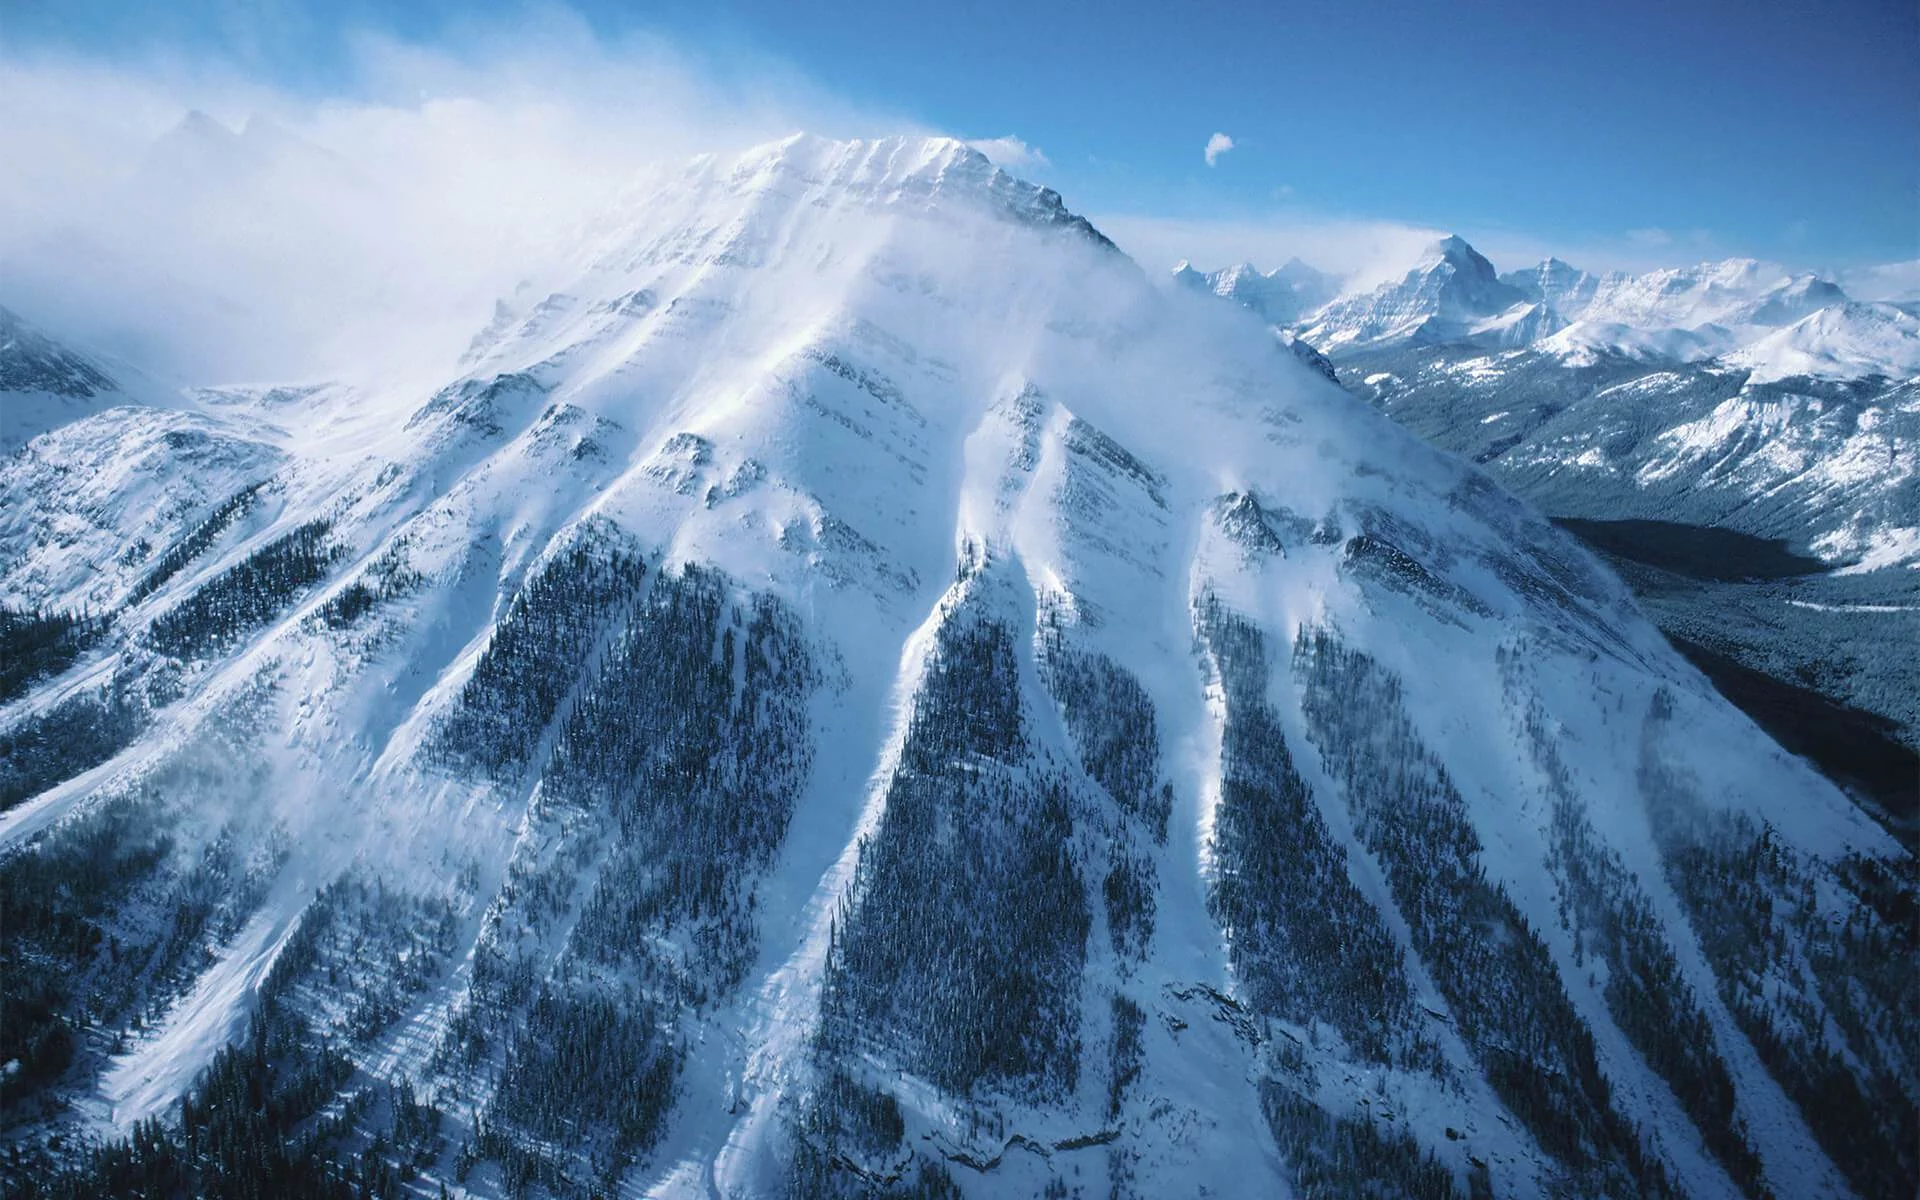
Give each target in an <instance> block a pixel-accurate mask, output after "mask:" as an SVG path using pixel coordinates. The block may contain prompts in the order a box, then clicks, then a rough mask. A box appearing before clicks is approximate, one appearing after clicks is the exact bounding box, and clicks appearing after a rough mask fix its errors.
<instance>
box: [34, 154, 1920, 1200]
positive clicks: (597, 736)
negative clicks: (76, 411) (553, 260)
mask: <svg viewBox="0 0 1920 1200" xmlns="http://www.w3.org/2000/svg"><path fill="white" fill-rule="evenodd" d="M583 261H584V263H585V265H584V266H583V267H582V269H580V270H579V271H578V272H577V274H576V275H575V276H574V278H572V280H571V281H570V282H569V283H567V284H566V285H565V286H563V287H562V288H560V289H558V290H555V291H554V292H552V293H551V294H549V295H545V296H526V297H523V298H520V299H517V300H514V301H509V302H507V303H506V304H505V306H504V308H503V311H502V313H501V315H500V319H498V320H496V321H495V322H494V323H493V324H492V325H490V326H489V327H488V329H487V330H486V331H485V332H484V333H483V335H482V336H481V337H480V338H479V339H478V340H477V341H476V343H475V345H474V347H473V350H472V352H471V354H470V356H469V358H468V360H467V362H466V365H465V366H464V367H463V368H462V369H460V371H459V372H458V373H457V374H451V375H450V377H449V378H447V379H446V380H445V381H444V383H443V385H441V386H439V387H437V388H433V389H428V390H426V391H424V392H422V391H415V390H413V389H411V388H408V387H403V386H398V385H396V386H395V387H394V388H393V389H391V390H387V391H381V390H379V389H371V390H368V389H349V388H344V387H325V386H320V387H300V388H278V389H263V388H252V389H243V388H227V389H209V390H203V391H200V392H197V393H194V394H193V395H192V396H191V397H190V398H189V402H188V403H187V404H186V408H185V410H184V411H165V410H159V409H153V408H138V407H135V408H116V409H113V410H110V411H107V412H103V413H100V414H98V415H93V416H86V417H82V418H81V419H79V420H77V421H74V422H72V423H69V424H66V425H64V426H62V427H61V428H58V429H55V430H52V431H50V432H48V433H46V434H44V435H42V436H40V437H38V438H37V439H35V440H34V441H33V442H31V443H30V444H29V445H28V446H27V447H26V448H25V450H23V451H21V452H19V453H17V454H15V455H13V456H12V457H9V458H8V459H6V460H5V462H4V464H3V465H0V502H3V508H0V511H4V513H5V514H6V515H5V517H4V518H0V569H3V570H4V574H0V600H4V603H5V605H6V609H5V612H4V624H0V636H4V637H5V638H7V639H8V643H7V644H8V647H9V650H10V653H9V654H8V655H7V662H8V664H9V669H8V671H7V674H6V675H5V677H4V681H5V683H6V685H7V691H6V692H5V693H4V696H5V701H4V703H5V707H4V708H0V806H4V811H0V904H4V905H5V908H4V910H0V911H4V914H5V919H4V920H0V968H3V969H0V979H4V987H5V989H6V995H5V1003H6V1009H5V1011H6V1014H7V1018H6V1020H5V1021H4V1022H0V1061H3V1062H5V1063H6V1069H5V1071H4V1073H3V1074H0V1104H4V1106H5V1107H4V1114H5V1116H4V1119H5V1121H6V1123H7V1127H8V1135H7V1136H8V1138H9V1141H10V1144H11V1147H12V1148H13V1149H14V1150H15V1151H16V1153H15V1154H14V1155H12V1156H10V1159H9V1161H8V1162H7V1163H6V1165H4V1166H0V1169H3V1170H6V1171H8V1172H11V1173H12V1177H13V1178H15V1179H20V1180H24V1179H32V1180H34V1181H36V1182H38V1183H41V1184H45V1185H46V1186H47V1189H48V1190H50V1191H54V1192H56V1193H59V1192H61V1191H62V1189H64V1190H65V1192H66V1193H77V1194H86V1193H88V1192H89V1191H98V1190H100V1189H102V1188H105V1187H108V1186H115V1187H122V1188H132V1187H135V1186H143V1187H148V1188H149V1189H150V1190H151V1189H157V1190H167V1189H169V1188H177V1189H179V1190H185V1191H205V1192H215V1191H220V1190H222V1189H223V1188H227V1187H233V1188H235V1189H238V1188H239V1187H240V1186H241V1181H245V1185H246V1186H248V1187H250V1188H252V1189H253V1191H254V1192H255V1193H257V1194H296V1193H298V1192H300V1191H302V1190H323V1189H321V1188H320V1187H318V1186H317V1185H316V1184H315V1181H316V1180H330V1181H332V1182H333V1183H337V1184H339V1185H340V1186H349V1185H353V1186H365V1187H367V1188H369V1189H371V1190H376V1191H377V1190H380V1189H382V1188H392V1189H396V1190H397V1189H399V1188H401V1187H402V1186H405V1187H407V1188H410V1189H413V1190H416V1191H417V1190H419V1189H421V1188H425V1189H426V1190H427V1191H428V1192H429V1193H432V1192H434V1191H437V1190H438V1189H439V1188H441V1187H444V1188H446V1189H447V1190H448V1191H449V1193H451V1194H474V1195H523V1194H529V1193H556V1194H587V1193H590V1192H601V1193H612V1192H615V1191H618V1192H620V1193H622V1194H628V1195H652V1196H693V1195H724V1196H776V1195H793V1196H807V1197H815V1196H836V1195H847V1196H854V1195H859V1196H873V1195H888V1196H910V1195H919V1196H954V1195H976V1196H985V1195H1051V1196H1066V1195H1074V1194H1106V1195H1116V1196H1161V1195H1249V1194H1257V1195H1276V1196H1282V1195H1302V1196H1308V1195H1353V1194H1378V1195H1396V1196H1421V1197H1431V1196H1451V1195H1458V1196H1463V1197H1464V1196H1468V1195H1494V1196H1502V1197H1532V1196H1538V1195H1543V1194H1566V1195H1582V1196H1600V1195H1610V1196H1620V1197H1626V1196H1649V1195H1689V1196H1743V1195H1744V1196H1755V1197H1757V1196H1763V1195H1768V1194H1773V1195H1780V1196H1788V1195H1792V1196H1844V1195H1850V1194H1851V1195H1860V1196H1866V1197H1892V1196H1904V1195H1906V1194H1908V1193H1910V1192H1911V1190H1912V1187H1913V1183H1914V1181H1915V1179H1916V1177H1917V1175H1920V1163H1917V1162H1916V1154H1915V1150H1914V1147H1915V1145H1916V1138H1915V1136H1914V1134H1915V1123H1914V1120H1913V1113H1914V1104H1915V1101H1916V1099H1920V1095H1916V1093H1917V1092H1920V1087H1917V1086H1916V1082H1915V1080H1916V1066H1917V1065H1920V1045H1917V1044H1916V1041H1915V1037H1916V1027H1915V1024H1914V1022H1913V1020H1912V1016H1911V1013H1910V1009H1909V1006H1908V1004H1907V1000H1908V996H1907V991H1906V985H1907V982H1908V979H1909V973H1908V968H1909V967H1910V966H1911V964H1912V962H1913V953H1914V946H1913V939H1914V929H1913V925H1912V922H1911V920H1910V919H1909V917H1910V915H1911V912H1912V905H1913V904H1914V885H1913V880H1912V865H1913V860H1912V858H1911V856H1910V855H1909V854H1908V853H1907V852H1906V851H1905V850H1903V849H1902V848H1901V847H1900V846H1899V845H1898V844H1896V843H1895V842H1894V840H1893V839H1892V838H1891V837H1890V836H1889V835H1888V834H1887V833H1885V832H1884V831H1883V830H1882V829H1881V828H1880V827H1879V826H1877V825H1876V824H1874V823H1873V822H1872V821H1871V820H1869V819H1867V818H1866V817H1865V816H1864V815H1863V814H1862V813H1861V812H1860V810H1859V809H1858V808H1856V807H1855V806H1854V805H1853V804H1852V803H1851V802H1850V801H1849V800H1848V799H1847V798H1846V797H1845V796H1844V795H1842V794H1841V793H1840V792H1839V791H1837V790H1836V789H1835V788H1834V787H1833V786H1832V785H1831V784H1829V783H1827V782H1826V781H1825V780H1824V779H1823V778H1822V777H1821V776H1820V775H1818V774H1817V773H1816V772H1814V771H1813V770H1812V769H1810V768H1809V767H1808V765H1807V764H1806V763H1805V762H1803V761H1801V760H1799V759H1797V758H1795V757H1793V756H1791V755H1789V754H1786V753H1785V752H1783V751H1782V750H1780V748H1779V747H1778V746H1776V745H1774V744H1773V743H1772V742H1770V741H1769V740H1768V739H1767V738H1766V736H1765V735H1763V734H1762V733H1761V732H1760V731H1759V730H1758V729H1757V728H1756V727H1755V726H1754V725H1753V724H1751V723H1750V722H1749V721H1748V720H1747V719H1746V718H1744V717H1743V716H1741V715H1740V714H1739V713H1738V712H1736V711H1735V710H1734V709H1732V708H1731V707H1729V706H1728V705H1727V704H1726V703H1725V702H1724V701H1723V700H1722V699H1721V698H1720V697H1719V696H1718V694H1717V693H1715V691H1714V690H1713V689H1712V687H1711V686H1709V685H1708V684H1707V682H1706V681H1705V680H1704V679H1703V678H1702V677H1701V676H1700V675H1699V674H1698V673H1697V672H1696V671H1694V670H1693V669H1692V668H1691V667H1689V666H1688V665H1687V664H1686V663H1685V662H1684V661H1683V660H1681V659H1680V658H1679V657H1677V656H1676V654H1675V653H1674V652H1673V651H1672V650H1671V649H1670V648H1669V647H1668V645H1667V644H1666V642H1665V641H1664V640H1663V639H1662V638H1661V637H1660V636H1659V634H1658V633H1657V632H1656V631H1655V630H1654V629H1653V628H1652V627H1651V626H1649V625H1648V624H1647V623H1646V621H1645V620H1644V619H1643V618H1642V617H1641V616H1640V615H1638V613H1637V611H1636V609H1635V607H1634V605H1633V603H1632V601H1631V599H1630V598H1629V596H1628V594H1627V592H1626V591H1625V589H1624V588H1623V587H1622V585H1621V584H1620V583H1619V582H1618V581H1617V580H1616V579H1614V578H1613V577H1612V576H1611V575H1609V574H1608V573H1607V572H1606V571H1605V570H1603V569H1602V568H1601V567H1600V566H1599V565H1598V564H1597V563H1596V561H1595V560H1594V559H1593V558H1591V557H1590V556H1589V555H1588V554H1587V553H1586V552H1585V551H1583V550H1582V549H1581V548H1580V547H1579V546H1578V545H1577V544H1575V543H1574V542H1573V541H1571V540H1570V539H1569V538H1568V537H1566V536H1565V535H1563V534H1562V533H1560V532H1558V531H1557V530H1555V529H1554V528H1552V527H1551V526H1550V525H1548V524H1547V523H1545V522H1544V521H1543V520H1542V519H1540V518H1539V517H1537V516H1536V515H1534V514H1533V513H1532V512H1531V511H1530V510H1529V509H1527V508H1526V507H1525V506H1524V505H1522V504H1521V503H1519V502H1518V501H1516V500H1515V499H1514V498H1513V497H1511V496H1510V495H1509V494H1508V493H1506V492H1504V491H1502V490H1501V489H1500V488H1499V487H1498V486H1496V485H1495V484H1493V483H1492V482H1490V481H1489V480H1488V478H1487V477H1486V476H1485V475H1483V474H1482V473H1480V472H1479V471H1477V470H1475V469H1474V468H1472V467H1470V466H1468V465H1466V464H1464V463H1463V462H1462V461H1460V460H1458V459H1456V458H1453V457H1451V456H1448V455H1445V454H1442V453H1439V452H1437V451H1435V450H1433V449H1431V448H1429V447H1428V446H1426V445H1425V444H1423V443H1422V442H1420V441H1419V440H1418V439H1416V438H1415V437H1414V436H1412V435H1411V434H1409V433H1407V432H1406V431H1404V430H1402V429H1400V428H1398V427H1397V426H1395V425H1394V424H1393V423H1392V422H1390V421H1389V420H1388V419H1386V418H1385V417H1384V416H1382V415H1381V414H1380V413H1378V412H1376V411H1374V409H1373V408H1372V407H1371V406H1369V405H1368V404H1366V403H1363V402H1361V401H1358V400H1356V399H1355V398H1354V397H1352V396H1350V395H1349V394H1347V393H1346V392H1344V391H1342V390H1341V389H1340V388H1338V387H1337V386H1335V385H1334V384H1333V383H1332V382H1331V381H1329V380H1328V379H1327V378H1325V377H1323V376H1322V375H1321V374H1319V373H1318V372H1316V371H1315V370H1314V369H1313V367H1312V366H1311V365H1309V364H1307V363H1304V362H1303V361H1301V358H1302V356H1301V355H1300V354H1298V353H1296V352H1293V351H1290V350H1289V348H1288V346H1286V345H1283V344H1279V343H1277V342H1276V340H1275V338H1274V337H1273V336H1272V335H1271V333H1270V332H1268V331H1267V330H1265V329H1263V328H1262V327H1261V326H1260V325H1259V324H1258V323H1256V322H1253V321H1248V320H1245V319H1241V318H1236V317H1234V316H1232V315H1231V313H1230V312H1228V311H1227V310H1225V309H1223V308H1222V307H1221V306H1220V305H1219V304H1218V303H1217V301H1215V300H1213V299H1210V298H1200V297H1195V296H1192V295H1189V294H1186V293H1185V292H1183V291H1180V290H1176V289H1165V288H1161V287H1159V286H1156V285H1155V283H1154V282H1153V281H1152V280H1151V279H1150V278H1149V277H1148V276H1147V275H1146V274H1145V273H1143V272H1142V271H1140V270H1139V269H1138V268H1137V267H1136V266H1135V265H1134V264H1133V263H1132V262H1131V261H1130V260H1128V259H1127V258H1125V257H1124V256H1123V255H1122V254H1120V253H1119V252H1118V251H1116V249H1115V248H1114V247H1113V245H1112V244H1111V243H1110V242H1108V241H1107V240H1106V239H1105V238H1104V237H1103V236H1102V235H1101V234H1100V233H1099V231H1098V230H1096V229H1094V228H1093V227H1092V226H1091V225H1089V224H1088V223H1087V222H1086V221H1084V220H1083V219H1081V218H1079V217H1078V216H1076V215H1074V214H1073V213H1072V212H1071V211H1070V210H1068V209H1067V208H1066V207H1065V206H1064V204H1063V203H1062V201H1061V199H1060V197H1058V196H1057V195H1055V194H1053V193H1051V192H1049V191H1046V190H1043V189H1039V188H1035V187H1032V186H1030V185H1027V184H1025V183H1022V182H1020V181H1018V180H1015V179H1013V178H1011V177H1009V176H1008V175H1006V174H1004V173H1002V172H1000V171H998V170H997V169H995V168H994V167H993V166H992V165H991V164H990V163H989V162H987V160H985V159H984V158H982V157H981V156H980V155H978V154H977V153H975V152H974V151H971V150H969V149H967V148H966V147H965V146H964V145H962V144H961V143H958V142H954V141H948V140H944V139H889V140H882V141H876V142H851V143H847V142H833V141H826V140H821V139H816V138H811V137H795V138H792V139H789V140H786V141H782V142H780V143H777V144H774V145H770V146H766V147H763V148H760V149H758V150H755V151H752V152H749V153H747V154H745V155H743V156H740V157H733V158H728V157H714V158H705V159H701V160H699V161H696V162H694V163H693V164H691V165H690V166H688V167H687V169H686V170H685V171H684V172H682V173H680V174H678V175H676V176H674V177H672V178H670V179H668V180H666V181H664V182H662V183H661V184H660V186H659V187H658V188H657V189H656V190H654V191H653V192H651V193H650V194H641V195H637V196H635V197H634V198H633V199H632V200H631V201H630V202H629V203H627V204H626V205H624V206H623V207H622V208H621V209H620V211H618V212H616V213H615V214H613V215H612V217H611V219H610V220H609V221H608V223H607V226H606V228H605V229H604V230H603V231H602V233H601V235H600V241H599V243H598V245H597V247H596V249H595V250H594V251H593V252H592V253H590V254H588V255H586V256H585V258H584V260H583ZM1484 266H1485V264H1484V260H1483V259H1478V256H1472V255H1470V254H1468V253H1466V252H1463V251H1460V250H1459V249H1458V248H1457V247H1450V248H1445V249H1443V251H1442V261H1441V262H1436V263H1434V264H1431V265H1430V267H1429V268H1428V269H1427V270H1426V273H1425V275H1424V276H1423V277H1422V279H1421V280H1413V279H1411V278H1410V279H1409V280H1408V287H1407V289H1406V300H1407V303H1406V304H1405V305H1404V306H1403V309H1404V315H1405V319H1406V320H1409V321H1413V320H1416V318H1417V323H1424V322H1430V321H1433V320H1435V319H1440V320H1443V321H1446V322H1456V323H1458V322H1461V321H1463V320H1464V319H1465V318H1466V316H1467V315H1469V313H1470V312H1479V311H1480V310H1481V309H1482V308H1485V307H1487V306H1496V305H1498V304H1499V302H1500V301H1501V300H1502V299H1503V298H1505V297H1506V296H1507V295H1508V293H1509V292H1512V293H1513V294H1514V295H1516V296H1517V294H1518V293H1517V291H1515V290H1514V289H1512V288H1510V287H1509V286H1508V285H1504V284H1500V283H1499V282H1498V281H1497V280H1494V279H1493V278H1492V275H1491V270H1490V268H1485V269H1483V268H1484ZM1429 302H1431V303H1429ZM1519 302H1520V301H1519V300H1515V303H1519ZM1423 306H1426V307H1431V308H1432V311H1431V312H1429V313H1428V314H1427V316H1425V317H1418V312H1419V311H1420V310H1422V308H1423ZM1507 307H1509V308H1510V307H1512V305H1507ZM83 612H84V614H85V615H84V617H83V616H81V615H80V614H82V613H83ZM13 651H17V653H15V652H13ZM16 664H17V665H16ZM127 1135H131V1137H132V1140H131V1142H112V1141H111V1140H109V1141H108V1144H107V1145H106V1147H105V1148H104V1149H100V1150H97V1151H89V1150H87V1149H85V1147H86V1145H87V1139H89V1138H102V1139H113V1138H117V1137H124V1136H127ZM61 1161H65V1162H66V1163H67V1164H68V1165H70V1166H73V1167H74V1168H75V1169H77V1170H79V1171H81V1172H82V1174H80V1175H76V1176H71V1177H67V1178H64V1179H58V1180H56V1179H54V1178H53V1176H52V1175H51V1172H52V1169H53V1167H54V1165H55V1164H56V1163H58V1162H61Z"/></svg>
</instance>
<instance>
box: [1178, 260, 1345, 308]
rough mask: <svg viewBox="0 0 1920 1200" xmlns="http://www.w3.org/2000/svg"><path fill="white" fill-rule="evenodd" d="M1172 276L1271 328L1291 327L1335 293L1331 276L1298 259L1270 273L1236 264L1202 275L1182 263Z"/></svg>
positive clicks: (1336, 284)
mask: <svg viewBox="0 0 1920 1200" xmlns="http://www.w3.org/2000/svg"><path fill="white" fill-rule="evenodd" d="M1173 277H1174V280H1175V282H1177V283H1179V284H1181V285H1182V286H1184V287H1189V288H1192V289H1194V290H1195V291H1201V292H1212V293H1213V294H1214V295H1216V296H1221V297H1224V298H1226V299H1228V300H1231V301H1233V302H1234V303H1235V304H1238V305H1240V306H1241V307H1242V308H1245V309H1248V310H1250V311H1252V312H1253V313H1255V314H1256V315H1257V316H1259V317H1260V318H1261V319H1262V320H1264V321H1266V322H1268V323H1269V324H1272V325H1291V324H1293V323H1294V322H1295V321H1298V320H1299V319H1300V318H1301V317H1303V316H1305V315H1306V314H1307V313H1310V312H1312V311H1314V310H1315V309H1317V308H1319V307H1320V306H1321V305H1323V304H1325V303H1326V302H1327V301H1329V300H1331V299H1333V298H1334V296H1335V295H1336V294H1338V292H1339V285H1338V282H1337V281H1336V280H1335V279H1334V277H1333V276H1331V275H1327V274H1325V273H1323V272H1321V271H1318V270H1315V269H1314V268H1313V267H1310V266H1308V265H1307V264H1306V263H1304V262H1301V261H1300V260H1299V259H1298V258H1293V259H1289V260H1288V261H1287V262H1286V263H1285V264H1284V265H1282V266H1279V267H1276V268H1274V269H1273V270H1271V271H1262V270H1260V269H1259V268H1257V267H1255V266H1254V265H1253V264H1252V263H1240V264H1238V265H1236V266H1231V267H1225V268H1222V269H1221V270H1218V271H1209V272H1206V273H1204V274H1203V273H1201V272H1200V271H1198V270H1196V269H1195V268H1194V267H1193V265H1192V264H1191V263H1185V262H1183V263H1179V264H1176V265H1175V266H1174V268H1173Z"/></svg>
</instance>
